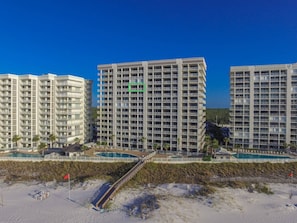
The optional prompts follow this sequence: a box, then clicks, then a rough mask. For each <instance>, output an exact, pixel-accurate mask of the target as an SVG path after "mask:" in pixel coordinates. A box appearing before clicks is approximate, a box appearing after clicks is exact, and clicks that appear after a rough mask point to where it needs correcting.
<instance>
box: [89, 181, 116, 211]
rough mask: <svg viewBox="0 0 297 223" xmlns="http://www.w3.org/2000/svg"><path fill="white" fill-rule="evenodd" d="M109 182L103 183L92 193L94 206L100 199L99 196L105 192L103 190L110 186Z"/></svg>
mask: <svg viewBox="0 0 297 223" xmlns="http://www.w3.org/2000/svg"><path fill="white" fill-rule="evenodd" d="M110 186H111V185H110V183H105V184H103V185H102V186H101V187H100V188H99V190H98V191H97V192H96V193H95V194H94V196H93V197H95V198H94V199H93V200H92V202H91V203H92V205H94V206H96V203H97V202H98V201H99V200H100V198H101V197H102V196H103V195H104V194H105V192H106V191H107V190H108V189H109V187H110Z"/></svg>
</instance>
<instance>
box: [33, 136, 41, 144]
mask: <svg viewBox="0 0 297 223" xmlns="http://www.w3.org/2000/svg"><path fill="white" fill-rule="evenodd" d="M39 140H40V137H39V135H35V136H34V137H33V139H32V141H33V142H34V143H35V147H37V142H38V141H39Z"/></svg>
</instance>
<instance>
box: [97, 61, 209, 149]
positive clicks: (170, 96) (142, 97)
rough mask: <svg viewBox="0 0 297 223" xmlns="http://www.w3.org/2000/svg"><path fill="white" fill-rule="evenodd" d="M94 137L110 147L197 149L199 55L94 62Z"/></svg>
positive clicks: (202, 69) (201, 107)
mask: <svg viewBox="0 0 297 223" xmlns="http://www.w3.org/2000/svg"><path fill="white" fill-rule="evenodd" d="M98 71H99V72H98V112H99V113H98V117H99V122H98V126H99V129H98V141H99V142H101V143H103V144H107V145H108V146H110V147H113V148H122V149H132V150H147V149H160V150H171V151H184V152H194V153H195V152H198V151H199V150H200V149H202V148H203V145H204V134H205V92H206V63H205V60H204V58H187V59H172V60H157V61H143V62H132V63H119V64H108V65H99V66H98Z"/></svg>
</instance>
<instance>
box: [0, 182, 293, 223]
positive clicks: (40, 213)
mask: <svg viewBox="0 0 297 223" xmlns="http://www.w3.org/2000/svg"><path fill="white" fill-rule="evenodd" d="M103 183H104V182H103V181H89V182H86V183H83V184H79V185H75V186H73V187H72V189H71V193H70V198H71V200H69V199H68V186H67V183H64V184H55V183H47V184H46V185H44V184H35V185H34V184H31V185H28V184H14V185H11V186H8V185H6V184H4V183H1V191H0V223H17V222H20V223H40V222H43V223H55V222H57V223H61V222H63V223H64V222H65V223H67V222H69V223H70V222H71V223H76V222H78V223H81V222H84V223H92V222H100V223H105V222H106V223H107V222H108V223H110V222H170V223H174V222H195V223H196V222H202V223H204V222H205V223H209V222H211V223H215V222H220V223H221V222H228V223H238V222H240V223H245V222H246V223H253V222H255V223H262V222H263V223H264V222H265V223H266V222H269V223H279V222H282V223H286V222H288V223H289V222H296V221H297V220H296V219H297V207H296V206H295V204H297V186H296V185H291V184H270V185H269V187H270V188H271V190H272V192H273V193H274V194H272V195H266V194H261V193H257V192H253V193H250V192H248V191H247V190H242V189H231V188H220V189H218V190H217V192H216V193H215V194H213V195H210V196H209V197H208V198H206V197H203V198H201V197H197V196H192V197H191V196H189V194H191V193H190V192H191V191H194V190H195V189H197V188H199V186H192V185H183V184H167V185H160V186H157V187H154V188H152V187H146V188H137V189H124V190H122V191H120V192H119V193H118V194H117V195H116V197H115V198H114V200H113V203H112V204H111V211H109V212H104V213H101V212H100V211H96V210H94V209H93V208H92V206H91V205H90V201H91V200H92V199H93V197H94V194H95V193H96V191H98V189H99V188H100V187H101V186H102V185H103ZM38 191H48V192H49V197H48V198H46V199H44V200H35V199H34V198H33V197H32V195H33V194H34V193H36V192H38ZM290 193H293V196H292V197H291V198H290ZM145 195H154V196H156V197H157V201H158V205H159V208H158V209H156V210H154V211H153V212H152V213H151V214H150V216H149V218H148V219H146V220H144V219H141V218H139V217H135V216H129V214H128V211H127V210H128V208H127V206H129V205H130V207H131V204H133V203H134V202H135V199H139V198H141V197H143V196H145Z"/></svg>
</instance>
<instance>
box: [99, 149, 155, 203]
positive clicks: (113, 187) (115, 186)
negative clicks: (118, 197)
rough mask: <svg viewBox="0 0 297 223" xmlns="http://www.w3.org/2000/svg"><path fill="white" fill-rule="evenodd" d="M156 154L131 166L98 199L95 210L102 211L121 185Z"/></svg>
mask: <svg viewBox="0 0 297 223" xmlns="http://www.w3.org/2000/svg"><path fill="white" fill-rule="evenodd" d="M154 155H156V152H155V151H154V152H152V153H150V154H148V155H147V156H145V157H142V158H140V159H139V161H138V162H137V163H136V164H135V166H133V167H132V168H131V169H130V170H129V171H128V172H127V173H126V174H125V175H124V176H122V177H121V178H120V179H119V180H117V181H116V182H115V183H114V184H113V185H111V186H110V187H109V189H108V190H107V191H106V192H105V193H104V194H103V195H102V196H101V197H100V199H99V200H98V201H97V202H96V203H95V206H96V208H100V209H104V208H105V206H106V205H107V203H108V202H109V201H110V200H111V199H112V198H113V196H114V195H115V193H116V192H117V191H118V190H119V189H120V187H121V186H122V185H124V184H125V183H126V182H128V181H129V180H130V179H132V178H133V177H134V176H135V175H136V174H137V173H138V171H139V170H140V169H141V168H142V167H143V166H144V165H145V163H146V162H147V161H149V160H150V159H151V158H152V157H153V156H154Z"/></svg>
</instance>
